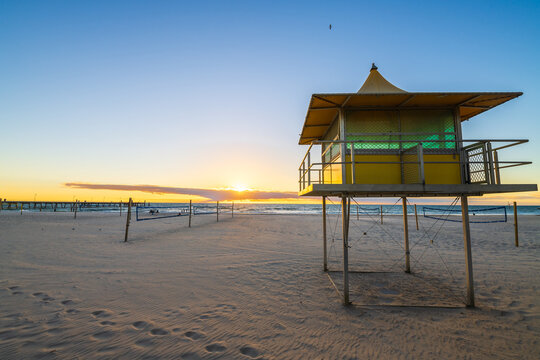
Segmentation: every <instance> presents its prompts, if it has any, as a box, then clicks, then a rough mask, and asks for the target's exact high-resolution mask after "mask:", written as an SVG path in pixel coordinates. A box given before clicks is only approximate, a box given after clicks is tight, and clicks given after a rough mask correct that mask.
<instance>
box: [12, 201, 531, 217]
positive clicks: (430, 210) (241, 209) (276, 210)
mask: <svg viewBox="0 0 540 360" xmlns="http://www.w3.org/2000/svg"><path fill="white" fill-rule="evenodd" d="M219 206H220V213H228V212H230V211H231V204H230V203H220V205H219ZM380 207H381V205H371V204H356V203H354V202H352V203H351V214H352V215H356V214H357V213H358V214H359V215H366V216H367V215H378V214H380V209H381V208H380ZM188 208H189V203H147V204H146V208H144V209H143V208H139V211H141V212H144V211H150V210H151V209H156V210H159V211H160V212H161V213H169V212H170V213H175V212H179V211H181V210H182V209H184V210H187V209H188ZM193 208H194V212H196V213H197V212H199V213H202V212H214V213H215V211H216V204H215V203H194V204H193ZM449 209H450V210H451V212H450V213H451V214H452V215H458V214H460V213H461V207H460V205H459V204H457V205H454V206H452V207H451V208H450V204H448V205H431V204H429V205H417V211H418V215H423V214H435V215H441V214H445V213H448V212H447V210H449ZM126 210H127V207H126V206H124V207H123V208H122V212H125V211H126ZM135 210H136V209H133V211H134V212H135ZM517 210H518V214H519V215H540V206H538V205H532V206H526V205H518V208H517ZM2 211H20V210H15V209H12V210H6V208H4V209H3V210H2ZM39 211H40V210H39V208H38V209H26V208H25V209H23V212H39ZM42 211H44V212H45V211H46V212H52V211H54V210H53V209H52V208H46V209H42ZM57 211H58V212H66V211H68V212H69V208H62V209H61V208H58V209H57ZM78 211H80V212H105V213H107V212H112V213H118V212H119V209H118V207H85V206H84V203H81V208H80V209H79V210H78ZM326 211H327V214H339V213H341V205H340V203H339V202H337V201H336V202H333V203H332V202H331V201H328V202H327V210H326ZM382 211H383V214H385V215H401V214H402V205H401V201H398V202H397V203H396V204H395V205H382ZM505 211H506V213H507V215H508V216H511V215H513V212H514V208H513V206H508V205H507V206H499V205H470V206H469V212H470V214H471V215H473V216H476V215H479V216H481V215H504V212H505ZM407 212H408V213H409V214H414V205H409V206H408V207H407ZM234 213H235V214H251V215H321V214H322V206H321V205H320V204H244V203H237V204H234Z"/></svg>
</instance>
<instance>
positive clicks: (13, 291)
mask: <svg viewBox="0 0 540 360" xmlns="http://www.w3.org/2000/svg"><path fill="white" fill-rule="evenodd" d="M18 289H20V287H19V286H16V285H14V286H10V287H8V290H10V291H11V295H21V294H22V293H23V292H22V291H19V290H18Z"/></svg>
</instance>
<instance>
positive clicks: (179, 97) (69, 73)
mask: <svg viewBox="0 0 540 360" xmlns="http://www.w3.org/2000/svg"><path fill="white" fill-rule="evenodd" d="M539 18H540V2H532V1H531V2H526V1H522V2H519V3H518V2H507V1H467V2H461V1H452V2H431V1H430V2H428V1H425V2H414V1H412V2H411V1H409V2H397V1H396V2H383V1H378V2H375V1H368V2H360V1H355V2H346V1H321V2H316V1H309V2H308V1H306V2H289V1H286V2H279V1H278V2H275V1H272V2H262V1H261V2H259V1H250V2H234V1H230V2H211V1H210V2H209V1H199V2H187V3H183V2H179V1H0V123H1V129H2V131H1V132H2V147H3V149H4V150H3V156H2V157H0V166H1V167H2V169H4V170H5V171H2V176H1V178H0V185H2V186H3V187H4V188H8V189H9V191H15V190H12V189H15V188H16V186H15V185H14V184H18V185H17V186H31V187H32V188H37V189H41V190H40V191H42V192H43V191H44V192H47V191H53V190H52V189H56V188H57V187H58V191H61V190H60V187H61V184H63V183H65V182H78V181H79V182H90V183H117V184H155V185H163V186H180V187H208V188H216V187H217V188H219V187H228V186H235V185H243V186H247V187H251V188H257V189H262V190H275V191H294V190H295V189H296V181H297V167H298V163H299V161H300V159H301V157H302V156H303V153H304V152H305V148H304V147H301V146H298V145H297V143H298V134H299V133H300V130H301V126H302V124H303V121H304V117H305V112H306V109H307V105H308V101H309V97H310V95H311V94H312V93H314V92H353V91H356V90H357V89H358V88H359V87H360V86H361V85H362V83H363V81H364V79H365V78H366V77H367V75H368V72H369V68H370V66H371V62H375V63H376V64H377V65H378V66H379V71H380V72H381V73H382V74H383V75H384V76H385V77H386V78H387V79H388V80H390V81H391V82H392V83H394V84H395V85H396V86H398V87H401V88H403V89H405V90H408V91H523V92H524V93H525V94H524V95H523V96H522V97H520V98H518V99H517V100H514V101H512V102H510V103H507V104H504V105H502V106H501V107H500V108H497V109H494V110H491V111H488V112H486V113H484V114H483V115H480V116H478V117H475V118H473V119H471V120H470V121H469V122H466V123H464V135H465V137H466V138H529V139H530V140H531V143H529V144H527V145H524V146H521V149H519V147H518V148H516V149H515V150H509V151H508V153H507V155H508V156H510V157H511V158H512V159H514V160H516V159H518V160H531V161H535V162H536V164H533V165H532V166H529V167H527V168H523V169H515V170H512V171H511V172H508V175H503V177H504V176H508V177H507V179H511V180H519V179H522V180H520V181H518V182H528V183H537V182H538V180H537V179H538V178H539V176H540V167H539V164H540V159H539V156H538V154H540V137H539V134H540V125H539V121H538V119H537V118H538V115H537V112H538V110H537V105H538V103H539V101H538V100H539V99H540V84H539V80H540V69H539V66H538V64H540V46H538V39H540V26H539V25H538V24H539V21H538V19H539ZM329 24H332V27H333V29H332V31H330V30H329V29H328V25H329ZM19 190H20V189H19ZM64 190H65V191H70V190H69V189H64ZM21 191H22V190H21ZM33 191H35V190H33ZM33 191H32V194H33ZM54 191H56V190H54ZM62 191H63V190H62Z"/></svg>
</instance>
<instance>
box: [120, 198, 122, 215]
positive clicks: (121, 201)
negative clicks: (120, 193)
mask: <svg viewBox="0 0 540 360" xmlns="http://www.w3.org/2000/svg"><path fill="white" fill-rule="evenodd" d="M120 216H122V201H120Z"/></svg>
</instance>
